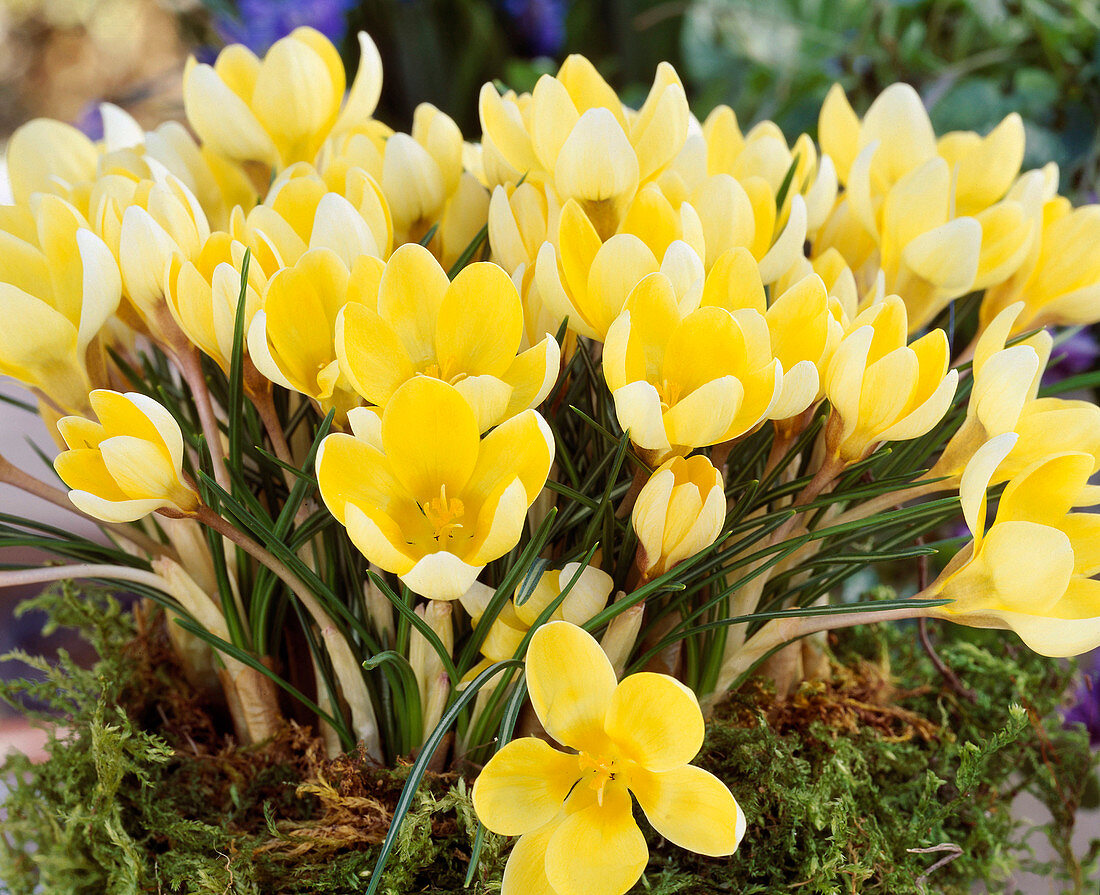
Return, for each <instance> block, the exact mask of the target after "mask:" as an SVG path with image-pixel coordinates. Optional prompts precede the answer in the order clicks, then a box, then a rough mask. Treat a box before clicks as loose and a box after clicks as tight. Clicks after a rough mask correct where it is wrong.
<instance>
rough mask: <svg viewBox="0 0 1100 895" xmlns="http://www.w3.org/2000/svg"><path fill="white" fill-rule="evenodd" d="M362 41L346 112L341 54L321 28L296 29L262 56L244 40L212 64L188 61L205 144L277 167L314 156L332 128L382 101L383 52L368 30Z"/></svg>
mask: <svg viewBox="0 0 1100 895" xmlns="http://www.w3.org/2000/svg"><path fill="white" fill-rule="evenodd" d="M359 43H360V49H361V50H362V56H361V60H360V64H359V72H358V74H357V75H356V78H355V83H354V84H353V85H352V89H351V92H350V94H349V96H348V100H347V103H346V104H345V106H344V110H343V112H342V113H341V110H340V103H341V100H342V98H343V96H344V87H345V83H346V81H345V74H344V66H343V63H342V62H341V61H340V54H339V53H338V52H337V51H336V48H335V47H333V45H332V43H331V42H330V41H329V40H328V38H327V37H325V36H324V35H323V34H321V33H320V32H319V31H315V30H314V29H312V28H296V29H295V30H294V31H292V32H291V33H290V34H289V35H288V36H287V37H284V38H282V39H281V40H277V41H276V42H275V43H274V44H273V45H272V46H271V49H269V50H268V51H267V54H266V55H265V56H264V58H263V60H260V59H259V58H257V57H256V55H255V54H254V53H252V51H251V50H249V49H247V48H246V47H244V46H242V45H240V44H233V45H232V46H229V47H226V48H225V49H224V50H222V51H221V53H219V54H218V58H217V60H215V62H214V64H213V65H212V66H211V65H205V64H199V63H197V62H196V61H195V59H194V58H191V59H189V60H188V62H187V66H186V67H185V69H184V74H183V102H184V108H185V109H186V112H187V118H188V121H189V122H190V123H191V126H192V127H193V128H194V129H195V131H196V132H197V133H198V135H199V136H200V137H201V138H202V141H203V143H205V144H206V145H208V146H211V147H213V148H214V149H216V150H217V151H218V152H219V153H221V154H222V155H224V156H226V157H228V158H231V159H235V160H237V161H254V162H261V163H263V164H266V165H268V166H270V167H272V168H284V167H286V166H288V165H291V164H293V163H294V162H299V161H313V159H314V157H315V156H316V154H317V150H318V149H320V147H321V144H322V143H323V142H324V141H325V139H326V138H327V137H328V136H329V134H330V133H332V132H334V131H335V132H339V131H341V130H344V129H346V128H349V127H352V126H354V125H355V124H358V123H359V122H361V121H363V120H365V119H368V118H370V116H371V115H372V114H373V112H374V107H375V105H376V104H377V102H378V95H379V91H380V90H381V83H382V68H381V63H380V61H379V59H378V51H377V49H376V48H375V46H374V43H373V42H372V41H371V40H370V38H369V37H367V36H366V35H365V34H362V33H360V35H359ZM338 118H339V120H338Z"/></svg>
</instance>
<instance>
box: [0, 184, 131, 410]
mask: <svg viewBox="0 0 1100 895" xmlns="http://www.w3.org/2000/svg"><path fill="white" fill-rule="evenodd" d="M121 291H122V284H121V278H120V276H119V271H118V266H117V264H116V263H115V259H114V257H113V256H112V254H111V251H110V249H108V248H107V246H106V245H105V244H104V243H103V241H102V240H101V239H99V237H97V236H96V235H95V234H94V233H93V232H92V231H91V230H90V229H89V228H88V224H87V222H86V221H85V220H84V218H83V217H82V216H81V215H80V213H79V212H77V210H76V209H75V208H73V207H72V206H71V205H69V204H68V203H67V202H65V201H64V200H62V199H60V198H58V197H56V196H48V195H40V196H38V198H37V200H36V203H35V213H34V214H33V215H32V214H31V213H30V212H28V211H26V210H25V209H24V208H21V207H19V206H5V207H3V209H2V214H0V313H2V314H3V316H4V319H5V320H6V321H7V325H5V326H4V327H2V328H0V374H3V375H6V376H11V377H12V378H14V379H17V380H19V381H20V382H22V383H23V384H25V385H27V386H29V387H31V388H34V389H38V390H39V391H40V392H41V393H42V394H44V395H46V396H47V397H48V398H49V400H50V401H52V402H53V403H54V404H56V405H57V406H58V407H59V408H61V409H62V410H64V411H70V412H87V409H88V390H89V389H90V388H91V387H92V385H93V382H92V375H91V374H90V372H89V364H90V362H91V364H92V366H93V368H94V366H95V363H94V361H95V358H94V356H93V357H92V358H89V349H91V351H92V353H93V355H94V352H95V348H94V347H93V343H95V341H96V337H97V335H98V334H99V332H100V331H101V329H102V328H103V326H104V325H105V324H106V322H107V320H108V319H109V318H110V317H111V315H112V314H114V312H115V310H116V309H117V308H118V304H119V300H120V297H121Z"/></svg>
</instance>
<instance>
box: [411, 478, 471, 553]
mask: <svg viewBox="0 0 1100 895" xmlns="http://www.w3.org/2000/svg"><path fill="white" fill-rule="evenodd" d="M417 506H418V507H420V512H422V513H423V514H424V517H425V518H426V519H427V520H428V522H429V523H430V524H431V526H432V528H433V529H434V530H435V534H433V535H432V537H434V538H435V539H436V540H437V541H438V540H439V539H440V538H444V537H447V536H448V535H450V533H451V531H452V530H453V529H456V528H462V523H461V522H458V521H456V520H458V519H461V518H462V514H463V513H464V512H465V511H466V508H465V507H464V506H463V504H462V501H461V500H459V499H458V498H457V497H451V498H448V497H447V486H446V485H440V486H439V497H433V498H432V499H431V500H430V501H428V502H427V503H418V504H417Z"/></svg>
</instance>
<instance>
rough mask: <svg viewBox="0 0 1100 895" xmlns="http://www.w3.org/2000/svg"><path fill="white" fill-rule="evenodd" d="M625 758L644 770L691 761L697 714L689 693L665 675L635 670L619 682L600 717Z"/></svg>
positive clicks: (698, 738)
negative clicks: (635, 671) (605, 713)
mask: <svg viewBox="0 0 1100 895" xmlns="http://www.w3.org/2000/svg"><path fill="white" fill-rule="evenodd" d="M604 727H605V729H606V731H607V735H608V736H609V737H610V738H611V739H612V741H613V742H614V743H615V745H616V746H618V747H619V749H621V750H622V753H623V755H624V756H625V757H627V758H629V759H630V760H631V761H635V762H637V763H638V764H640V765H641V766H642V767H644V768H646V769H647V770H650V771H670V770H672V769H673V768H678V767H680V766H681V765H685V764H687V763H688V762H689V761H691V760H692V759H693V758H694V757H695V756H696V754H698V752H699V749H700V748H701V747H702V745H703V713H702V712H701V711H700V710H699V702H698V700H696V698H695V694H694V693H693V692H692V691H691V690H690V689H688V688H687V687H686V686H684V685H683V684H682V683H680V682H679V681H678V680H676V678H674V677H670V676H669V675H667V674H654V673H652V672H647V671H643V672H639V673H638V674H632V675H630V676H629V677H626V678H624V679H623V680H622V682H621V683H620V684H619V686H618V687H616V688H615V692H614V694H613V695H612V697H611V704H610V705H609V706H608V708H607V716H606V718H605V720H604Z"/></svg>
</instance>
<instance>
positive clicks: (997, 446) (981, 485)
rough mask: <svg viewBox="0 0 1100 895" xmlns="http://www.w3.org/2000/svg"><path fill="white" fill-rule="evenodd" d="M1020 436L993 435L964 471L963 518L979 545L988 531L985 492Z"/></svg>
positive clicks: (960, 494) (960, 488)
mask: <svg viewBox="0 0 1100 895" xmlns="http://www.w3.org/2000/svg"><path fill="white" fill-rule="evenodd" d="M1017 438H1018V436H1017V435H1016V433H1015V432H1006V433H1004V434H1003V435H998V436H997V437H996V438H991V439H990V440H989V441H987V442H986V443H985V444H984V445H982V446H981V447H980V448H979V449H978V450H977V451H975V452H974V456H973V457H972V458H971V459H970V462H969V463H967V465H966V469H965V470H964V471H963V474H962V478H961V480H960V482H959V499H960V501H961V503H962V511H963V518H964V519H965V520H966V526H967V528H969V529H970V532H971V534H973V535H974V540H975V545H976V546H977V545H978V544H980V543H981V540H982V537H983V535H984V534H985V508H986V499H985V492H986V490H987V489H988V488H989V480H990V479H991V478H992V477H993V473H994V471H995V470H996V469H997V467H998V466H1000V465H1001V462H1002V461H1003V460H1004V458H1005V457H1007V456H1008V454H1009V452H1010V451H1011V450H1012V448H1013V447H1014V446H1015V444H1016V440H1017Z"/></svg>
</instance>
